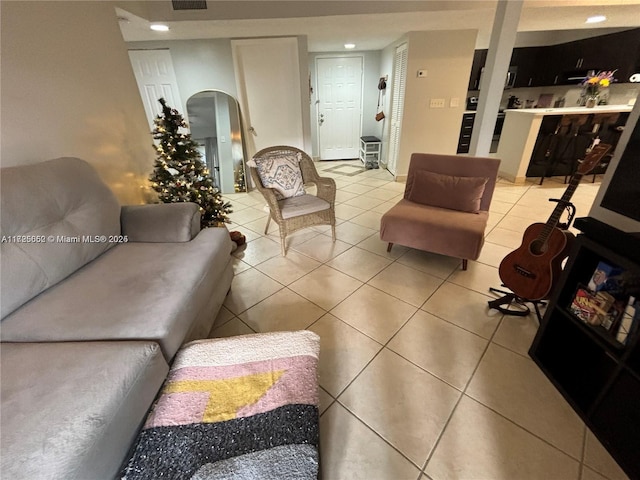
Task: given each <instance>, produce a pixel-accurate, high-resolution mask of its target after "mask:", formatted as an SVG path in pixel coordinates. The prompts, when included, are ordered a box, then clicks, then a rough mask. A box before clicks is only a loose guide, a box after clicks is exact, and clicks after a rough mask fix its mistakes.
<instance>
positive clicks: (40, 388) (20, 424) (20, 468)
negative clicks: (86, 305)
mask: <svg viewBox="0 0 640 480" xmlns="http://www.w3.org/2000/svg"><path fill="white" fill-rule="evenodd" d="M0 358H1V359H2V383H1V384H0V397H1V400H2V408H1V410H0V412H1V418H2V457H1V461H0V465H1V467H0V476H1V477H2V478H7V479H9V478H11V479H13V480H20V479H25V480H31V479H36V478H37V479H60V478H65V479H90V478H91V479H98V478H105V479H106V478H114V477H115V476H116V475H117V474H118V471H119V468H120V466H121V464H122V462H123V461H124V459H125V457H126V455H127V453H128V450H129V448H130V445H131V444H132V443H133V441H134V439H135V437H136V435H137V432H138V429H139V428H140V426H141V424H142V421H143V420H144V417H145V415H146V413H147V410H148V408H149V405H150V404H151V403H152V402H153V399H154V397H155V396H156V394H157V392H158V390H159V389H160V387H161V385H162V382H163V381H164V378H165V376H166V374H167V372H168V370H169V367H168V366H167V364H166V362H165V361H164V358H163V357H162V354H161V352H160V349H159V347H158V345H157V344H155V343H150V342H91V343H13V344H12V343H3V344H2V349H1V351H0Z"/></svg>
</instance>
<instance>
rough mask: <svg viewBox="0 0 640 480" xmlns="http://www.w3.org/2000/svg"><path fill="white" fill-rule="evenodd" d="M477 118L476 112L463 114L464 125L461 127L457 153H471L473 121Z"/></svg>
mask: <svg viewBox="0 0 640 480" xmlns="http://www.w3.org/2000/svg"><path fill="white" fill-rule="evenodd" d="M475 119H476V114H475V113H463V114H462V126H461V127H460V137H459V138H458V150H457V153H469V146H470V145H471V133H472V132H473V122H474V121H475Z"/></svg>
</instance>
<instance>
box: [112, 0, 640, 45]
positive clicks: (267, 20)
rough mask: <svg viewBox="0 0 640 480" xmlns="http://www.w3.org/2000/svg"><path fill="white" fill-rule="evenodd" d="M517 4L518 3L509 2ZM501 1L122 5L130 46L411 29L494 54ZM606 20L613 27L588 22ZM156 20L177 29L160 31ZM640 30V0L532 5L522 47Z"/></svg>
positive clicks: (333, 38) (213, 0)
mask: <svg viewBox="0 0 640 480" xmlns="http://www.w3.org/2000/svg"><path fill="white" fill-rule="evenodd" d="M509 1H514V0H509ZM496 3H497V2H496V1H485V0H423V1H402V0H385V1H367V0H355V1H354V0H351V1H349V0H333V1H314V0H300V1H293V0H290V1H272V0H257V1H256V0H235V1H219V0H208V2H207V7H208V8H207V9H206V10H192V11H173V9H172V6H171V2H170V1H169V0H160V1H149V2H130V3H129V2H122V3H120V5H121V6H122V7H123V8H122V9H117V13H118V16H119V17H120V18H121V20H120V28H121V31H122V35H123V37H124V39H125V41H127V42H129V41H150V40H189V39H206V38H248V37H266V36H290V35H306V36H307V39H308V50H309V51H310V52H335V51H341V50H344V47H343V45H344V43H347V42H351V43H355V44H356V46H357V47H356V50H381V49H383V48H385V47H386V46H387V45H389V44H391V43H393V42H394V41H396V40H397V39H398V38H400V37H401V36H402V35H403V34H405V33H406V32H409V31H422V30H459V29H477V30H478V38H477V42H476V48H487V46H488V44H489V38H490V35H491V27H492V23H493V17H494V13H495V5H496ZM596 14H602V15H606V16H607V18H608V19H607V21H606V22H603V23H600V24H596V25H588V24H585V20H586V18H587V17H588V16H591V15H596ZM151 22H162V23H166V24H168V25H169V26H170V30H169V32H154V31H151V30H150V29H149V24H150V23H151ZM634 27H640V0H524V2H523V9H522V15H521V17H520V24H519V27H518V39H517V42H516V46H532V45H547V44H553V43H561V42H565V41H570V40H573V39H577V38H583V37H588V36H593V35H599V34H604V33H609V32H611V31H617V30H622V29H628V28H634Z"/></svg>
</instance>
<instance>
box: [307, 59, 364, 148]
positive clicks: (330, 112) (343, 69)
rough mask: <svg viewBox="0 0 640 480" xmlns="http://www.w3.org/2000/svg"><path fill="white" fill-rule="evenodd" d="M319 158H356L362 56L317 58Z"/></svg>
mask: <svg viewBox="0 0 640 480" xmlns="http://www.w3.org/2000/svg"><path fill="white" fill-rule="evenodd" d="M316 71H317V75H318V78H317V85H318V102H319V103H318V138H319V143H320V159H321V160H338V159H346V158H358V154H359V148H360V143H359V142H360V126H361V117H362V57H336V58H318V59H317V68H316Z"/></svg>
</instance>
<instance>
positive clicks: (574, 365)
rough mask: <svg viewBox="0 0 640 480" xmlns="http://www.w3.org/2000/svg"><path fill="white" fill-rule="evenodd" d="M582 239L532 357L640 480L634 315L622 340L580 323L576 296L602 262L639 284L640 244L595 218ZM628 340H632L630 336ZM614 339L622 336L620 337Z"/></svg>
mask: <svg viewBox="0 0 640 480" xmlns="http://www.w3.org/2000/svg"><path fill="white" fill-rule="evenodd" d="M575 226H576V228H578V229H580V230H581V231H582V232H583V233H582V234H580V235H578V237H577V239H576V241H575V242H574V245H573V248H572V250H571V253H570V255H569V258H568V260H567V263H566V265H565V268H564V270H563V273H562V275H561V277H560V279H559V280H558V284H557V285H556V286H555V288H554V290H553V294H552V296H551V298H550V301H549V304H548V307H547V310H546V312H545V315H544V318H543V320H542V323H541V325H540V328H539V330H538V332H537V334H536V337H535V339H534V341H533V344H532V346H531V348H530V350H529V355H530V356H531V358H532V359H533V360H534V361H535V362H536V364H537V365H538V366H539V367H540V368H541V370H542V371H543V372H544V374H545V375H546V376H547V377H548V378H549V379H550V380H551V382H552V383H553V384H554V385H555V387H556V388H557V389H558V390H559V391H560V393H561V394H562V395H563V396H564V397H565V399H566V400H567V401H568V402H569V404H570V405H571V406H572V407H573V409H574V410H575V411H576V412H577V413H578V415H580V417H581V418H582V419H583V420H584V422H585V423H586V424H587V425H588V426H589V428H590V429H591V431H592V432H593V433H594V434H595V436H596V437H597V438H598V440H599V441H600V442H601V443H602V444H603V446H604V447H605V448H606V449H607V450H608V451H609V453H610V454H611V456H612V457H613V458H614V459H615V460H616V461H617V462H618V464H619V465H620V466H621V467H622V469H623V470H624V471H625V472H626V473H627V475H629V477H630V478H640V340H639V337H640V335H639V334H638V329H637V328H635V329H634V327H637V325H631V326H630V324H631V323H632V318H635V322H638V321H640V318H639V317H640V315H638V314H636V315H635V316H634V317H632V315H633V310H628V312H627V314H626V315H627V318H626V322H625V327H626V329H625V328H623V329H622V330H621V332H620V333H619V334H618V335H615V332H613V333H609V332H606V331H605V330H604V329H603V328H602V327H599V326H597V327H595V326H592V325H589V324H588V323H586V322H584V321H582V320H580V319H579V318H578V317H576V316H574V315H573V313H572V312H571V311H570V309H569V305H570V304H571V302H572V300H573V298H574V295H575V292H576V289H577V288H578V286H579V285H580V284H587V283H588V281H589V279H590V278H591V275H592V274H593V272H594V270H595V269H596V267H597V265H598V263H599V262H600V261H604V262H607V263H609V264H614V265H617V266H619V267H620V268H622V269H624V270H625V271H627V272H628V273H631V274H633V275H634V276H636V275H637V276H640V237H638V236H635V235H631V234H627V233H624V232H621V231H620V230H617V229H615V228H613V227H611V226H609V225H606V224H604V223H602V222H600V221H598V220H595V219H592V218H579V219H576V222H575ZM627 329H628V333H626V337H625V332H627ZM614 335H615V336H614Z"/></svg>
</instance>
